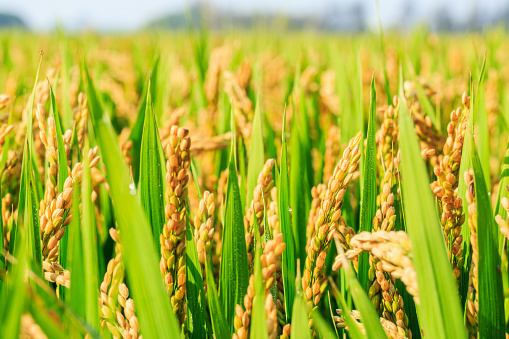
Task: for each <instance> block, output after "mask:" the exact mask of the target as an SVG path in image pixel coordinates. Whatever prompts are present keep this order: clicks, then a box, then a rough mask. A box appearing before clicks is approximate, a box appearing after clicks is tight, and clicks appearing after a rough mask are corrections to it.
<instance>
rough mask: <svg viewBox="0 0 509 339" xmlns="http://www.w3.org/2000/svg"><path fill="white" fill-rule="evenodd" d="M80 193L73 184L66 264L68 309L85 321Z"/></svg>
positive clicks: (84, 275)
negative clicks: (67, 271)
mask: <svg viewBox="0 0 509 339" xmlns="http://www.w3.org/2000/svg"><path fill="white" fill-rule="evenodd" d="M80 196H81V194H80V192H79V186H78V183H77V182H75V183H74V187H73V197H72V201H73V203H72V206H71V208H72V216H73V218H72V220H71V224H70V225H69V226H68V229H67V232H66V233H68V240H69V242H68V244H67V245H68V247H67V262H68V267H69V271H70V272H71V276H72V280H71V288H70V290H69V300H68V301H67V300H66V302H68V304H69V307H70V308H71V309H72V310H73V311H74V312H75V313H76V314H77V315H78V316H79V317H81V318H83V319H85V305H86V299H85V296H86V292H85V277H86V273H85V263H84V262H83V260H84V259H83V257H84V256H83V237H82V235H81V227H80V221H81V215H80V214H81V213H80V208H79V203H80Z"/></svg>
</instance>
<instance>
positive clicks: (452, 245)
mask: <svg viewBox="0 0 509 339" xmlns="http://www.w3.org/2000/svg"><path fill="white" fill-rule="evenodd" d="M463 105H464V106H465V108H464V112H462V111H461V109H460V108H458V109H456V110H454V111H453V112H452V113H451V122H449V124H448V125H447V134H448V136H447V140H446V142H445V145H444V148H443V155H442V154H441V155H440V156H439V157H438V163H437V164H436V165H435V166H434V173H435V175H436V176H437V180H436V181H434V182H433V183H432V184H431V189H432V190H433V194H434V195H435V196H436V197H437V200H438V205H439V209H440V213H441V220H440V221H441V223H442V227H443V230H444V235H445V240H446V243H447V245H448V250H449V257H450V261H451V264H452V268H453V274H454V277H455V278H456V279H458V278H459V276H460V273H461V267H462V266H463V261H464V258H463V251H462V242H463V236H462V235H461V225H462V224H463V223H464V222H465V215H464V214H463V200H462V199H461V198H460V197H458V183H459V174H458V172H459V169H460V163H461V153H462V150H463V141H464V139H465V132H466V129H467V126H468V105H469V99H468V97H467V95H466V93H464V94H463Z"/></svg>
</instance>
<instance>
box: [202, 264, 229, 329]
mask: <svg viewBox="0 0 509 339" xmlns="http://www.w3.org/2000/svg"><path fill="white" fill-rule="evenodd" d="M205 265H206V271H207V273H206V276H207V277H206V278H207V302H208V305H209V310H210V319H211V320H212V328H213V330H214V335H215V336H216V338H228V337H229V336H230V335H231V334H230V329H229V326H228V324H227V323H226V318H225V317H224V308H223V305H221V302H220V301H219V297H218V295H217V289H216V283H215V282H214V272H213V271H212V269H211V268H210V262H209V260H205Z"/></svg>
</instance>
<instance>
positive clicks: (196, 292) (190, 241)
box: [186, 209, 205, 338]
mask: <svg viewBox="0 0 509 339" xmlns="http://www.w3.org/2000/svg"><path fill="white" fill-rule="evenodd" d="M188 210H189V209H188ZM186 292H187V296H186V297H187V299H186V301H187V330H188V331H189V337H190V338H205V290H204V289H203V277H202V275H201V268H200V261H199V260H198V252H197V251H196V245H195V243H194V238H193V233H192V231H191V225H190V224H189V219H187V229H186Z"/></svg>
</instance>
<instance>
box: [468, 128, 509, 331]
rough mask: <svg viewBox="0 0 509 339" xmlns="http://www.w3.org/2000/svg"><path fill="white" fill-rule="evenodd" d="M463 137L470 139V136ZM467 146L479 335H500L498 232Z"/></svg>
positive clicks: (481, 177) (478, 166) (477, 161)
mask: <svg viewBox="0 0 509 339" xmlns="http://www.w3.org/2000/svg"><path fill="white" fill-rule="evenodd" d="M467 137H470V138H471V135H470V134H469V135H468V136H467ZM470 145H471V149H470V153H471V154H472V155H473V156H472V165H473V169H474V181H475V197H476V202H477V227H478V229H477V246H478V253H479V257H478V261H479V265H478V279H479V280H478V288H479V291H478V293H479V313H478V319H479V338H504V336H505V324H504V314H505V313H504V294H503V291H502V274H501V272H500V265H501V262H500V254H499V253H498V247H497V245H498V240H497V238H498V233H499V231H498V226H497V225H496V224H495V223H494V222H493V212H492V210H491V199H490V196H489V194H488V189H487V187H486V182H485V176H484V174H483V168H482V165H481V160H480V159H479V155H478V154H477V149H476V147H475V145H474V143H473V142H471V143H470Z"/></svg>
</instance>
